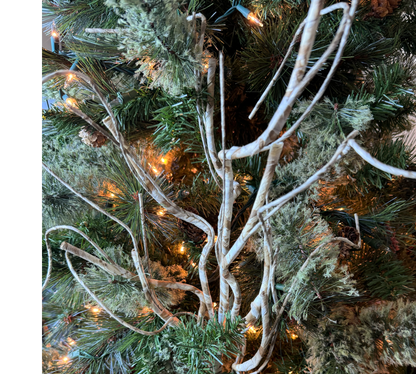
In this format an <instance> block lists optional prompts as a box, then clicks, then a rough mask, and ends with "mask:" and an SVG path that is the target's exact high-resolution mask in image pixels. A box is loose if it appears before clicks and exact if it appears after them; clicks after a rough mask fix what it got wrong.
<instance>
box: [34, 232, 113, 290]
mask: <svg viewBox="0 0 416 374" xmlns="http://www.w3.org/2000/svg"><path fill="white" fill-rule="evenodd" d="M56 230H72V231H75V232H76V233H78V234H80V235H81V236H82V237H83V238H84V239H85V240H87V241H88V242H89V243H90V244H91V245H92V246H93V247H94V248H95V249H96V250H97V251H98V252H99V253H100V254H101V255H102V256H103V257H104V258H105V259H106V260H107V261H109V262H110V263H111V264H113V265H115V262H114V261H113V260H112V259H111V258H110V257H108V255H107V254H106V253H105V252H104V251H103V250H102V249H101V248H100V247H99V246H98V244H97V243H95V242H94V241H93V240H92V239H91V238H90V237H89V236H88V235H87V234H85V233H84V232H82V231H81V230H78V229H77V228H75V227H72V226H67V225H59V226H54V227H51V228H50V229H48V230H47V231H46V232H45V243H46V249H47V251H48V271H47V273H46V278H45V281H44V283H43V285H42V291H43V290H44V289H45V287H46V286H47V284H48V282H49V279H50V276H51V272H52V250H51V247H50V243H49V234H50V233H51V232H53V231H56Z"/></svg>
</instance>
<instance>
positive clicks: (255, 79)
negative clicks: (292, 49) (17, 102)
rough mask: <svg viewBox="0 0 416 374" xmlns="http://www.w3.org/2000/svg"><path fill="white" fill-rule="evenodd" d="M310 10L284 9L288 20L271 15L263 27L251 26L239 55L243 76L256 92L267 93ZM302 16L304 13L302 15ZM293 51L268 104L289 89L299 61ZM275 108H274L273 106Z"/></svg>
mask: <svg viewBox="0 0 416 374" xmlns="http://www.w3.org/2000/svg"><path fill="white" fill-rule="evenodd" d="M305 14H306V13H304V12H301V11H299V10H294V11H289V10H288V11H287V12H284V17H285V19H286V20H287V22H281V19H280V18H279V17H273V16H270V15H269V18H268V19H267V20H265V22H264V27H262V28H261V29H255V28H253V29H251V30H250V32H249V33H247V34H248V40H247V43H246V45H245V48H244V49H243V50H242V51H241V53H240V55H239V56H238V57H240V58H241V62H242V63H243V69H242V75H243V76H242V78H243V79H244V81H246V82H248V83H249V85H250V89H252V90H253V91H258V92H263V91H264V90H265V89H266V87H267V86H268V84H269V82H270V81H271V79H272V78H273V76H274V75H275V73H276V72H277V70H278V69H279V67H280V65H281V62H282V61H283V58H284V56H285V54H286V51H287V49H288V47H289V45H290V42H291V39H292V37H293V35H294V33H295V31H296V29H297V27H298V26H299V24H300V22H301V21H302V19H303V18H302V15H305ZM300 15H301V16H300ZM296 57H297V56H296V54H295V53H292V55H291V56H290V57H289V59H288V61H287V62H286V65H285V67H284V68H283V71H282V73H281V75H280V77H279V79H278V80H277V82H276V83H275V84H274V86H273V87H272V89H271V91H270V93H269V94H268V96H267V100H266V105H267V107H270V105H271V104H272V102H279V101H280V100H281V99H282V97H283V96H284V93H285V91H286V87H287V85H288V83H289V78H290V74H291V73H292V70H293V67H294V65H295V61H296ZM273 108H274V107H273Z"/></svg>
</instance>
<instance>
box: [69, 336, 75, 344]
mask: <svg viewBox="0 0 416 374" xmlns="http://www.w3.org/2000/svg"><path fill="white" fill-rule="evenodd" d="M67 341H68V344H69V345H75V344H77V343H76V342H75V340H74V339H72V338H71V337H69V336H68V338H67Z"/></svg>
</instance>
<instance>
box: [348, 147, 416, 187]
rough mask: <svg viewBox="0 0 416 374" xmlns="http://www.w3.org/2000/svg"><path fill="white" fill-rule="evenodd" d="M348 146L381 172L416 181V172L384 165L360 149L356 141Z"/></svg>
mask: <svg viewBox="0 0 416 374" xmlns="http://www.w3.org/2000/svg"><path fill="white" fill-rule="evenodd" d="M348 145H350V146H351V147H352V148H353V149H354V151H355V152H357V154H358V155H360V156H361V157H362V158H363V159H364V160H365V161H367V162H368V163H369V164H371V165H373V166H374V167H376V168H377V169H379V170H382V171H385V172H386V173H389V174H393V175H397V176H399V177H400V176H403V177H405V178H411V179H416V171H408V170H403V169H399V168H395V167H394V166H390V165H387V164H384V163H382V162H381V161H379V160H377V159H375V158H374V157H373V156H371V155H370V153H368V152H367V151H366V150H365V149H364V148H362V147H360V146H359V145H358V144H357V142H356V141H355V140H354V139H351V140H349V141H348Z"/></svg>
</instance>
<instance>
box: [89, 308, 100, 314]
mask: <svg viewBox="0 0 416 374" xmlns="http://www.w3.org/2000/svg"><path fill="white" fill-rule="evenodd" d="M91 311H92V312H93V313H100V311H101V309H100V308H97V307H94V308H92V309H91Z"/></svg>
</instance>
